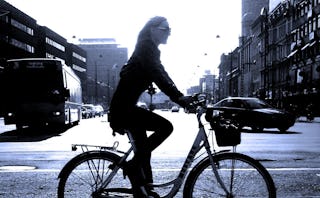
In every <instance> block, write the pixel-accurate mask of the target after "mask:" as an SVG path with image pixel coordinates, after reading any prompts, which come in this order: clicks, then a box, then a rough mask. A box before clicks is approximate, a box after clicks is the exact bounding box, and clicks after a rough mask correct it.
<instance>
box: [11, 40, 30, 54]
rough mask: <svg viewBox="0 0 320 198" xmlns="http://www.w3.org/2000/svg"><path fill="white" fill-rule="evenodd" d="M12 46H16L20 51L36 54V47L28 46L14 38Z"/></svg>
mask: <svg viewBox="0 0 320 198" xmlns="http://www.w3.org/2000/svg"><path fill="white" fill-rule="evenodd" d="M10 44H11V45H13V46H15V47H18V48H20V49H23V50H25V51H27V52H30V53H34V47H33V46H31V45H28V44H26V43H24V42H21V41H18V40H16V39H14V38H12V39H11V41H10Z"/></svg>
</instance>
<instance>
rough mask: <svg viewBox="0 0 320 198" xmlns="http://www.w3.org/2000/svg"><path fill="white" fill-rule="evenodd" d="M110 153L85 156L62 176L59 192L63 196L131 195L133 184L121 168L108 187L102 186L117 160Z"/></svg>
mask: <svg viewBox="0 0 320 198" xmlns="http://www.w3.org/2000/svg"><path fill="white" fill-rule="evenodd" d="M108 156H109V155H108V154H103V155H101V154H96V155H92V156H91V155H89V156H84V157H83V159H80V160H79V161H78V162H76V163H75V164H74V166H73V167H72V168H70V170H68V172H66V173H65V174H64V175H63V176H61V179H60V182H59V187H58V194H59V196H58V197H59V198H60V197H61V198H62V197H109V198H110V197H130V194H131V191H129V190H128V189H131V185H130V182H129V180H127V179H124V178H123V174H122V170H121V169H119V170H118V171H117V173H116V174H115V175H114V176H113V177H112V180H111V182H110V183H108V186H107V187H108V188H105V189H104V187H103V186H102V185H104V183H105V180H106V179H107V178H108V177H109V175H110V173H111V172H112V169H113V166H112V165H113V164H115V163H116V162H115V161H113V160H112V159H110V158H108Z"/></svg>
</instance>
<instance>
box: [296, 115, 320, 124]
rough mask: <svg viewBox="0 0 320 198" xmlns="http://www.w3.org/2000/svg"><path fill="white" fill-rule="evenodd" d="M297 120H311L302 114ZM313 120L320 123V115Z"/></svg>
mask: <svg viewBox="0 0 320 198" xmlns="http://www.w3.org/2000/svg"><path fill="white" fill-rule="evenodd" d="M297 122H309V121H307V118H306V117H305V116H300V117H299V118H297ZM312 122H317V123H320V117H315V118H314V120H313V121H312ZM312 122H310V123H312Z"/></svg>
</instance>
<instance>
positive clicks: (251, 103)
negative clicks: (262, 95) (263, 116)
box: [244, 99, 271, 109]
mask: <svg viewBox="0 0 320 198" xmlns="http://www.w3.org/2000/svg"><path fill="white" fill-rule="evenodd" d="M244 102H245V103H246V106H247V107H248V108H249V109H264V108H270V107H271V106H270V105H268V104H267V103H265V102H263V101H261V100H259V99H249V100H244Z"/></svg>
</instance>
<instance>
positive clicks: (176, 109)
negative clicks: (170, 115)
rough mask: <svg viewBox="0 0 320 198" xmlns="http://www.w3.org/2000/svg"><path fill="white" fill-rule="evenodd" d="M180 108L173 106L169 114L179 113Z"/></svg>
mask: <svg viewBox="0 0 320 198" xmlns="http://www.w3.org/2000/svg"><path fill="white" fill-rule="evenodd" d="M179 110H180V108H179V107H178V106H173V107H172V108H171V112H179Z"/></svg>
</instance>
